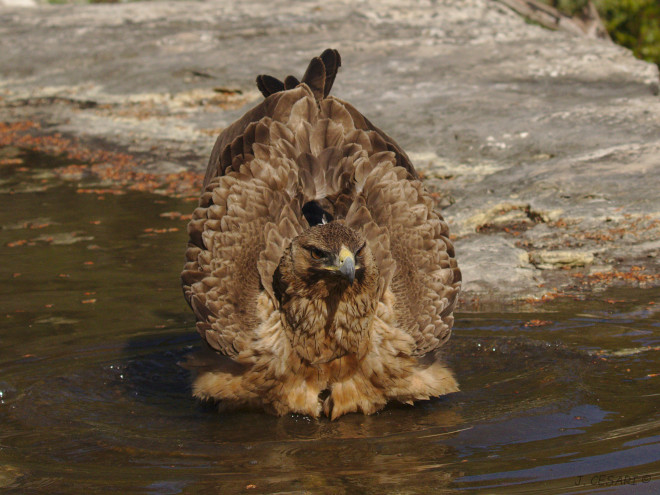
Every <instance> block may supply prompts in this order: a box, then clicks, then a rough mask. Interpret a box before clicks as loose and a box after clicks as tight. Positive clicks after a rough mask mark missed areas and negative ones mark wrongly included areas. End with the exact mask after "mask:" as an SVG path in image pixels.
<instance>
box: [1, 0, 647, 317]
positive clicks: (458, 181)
mask: <svg viewBox="0 0 660 495" xmlns="http://www.w3.org/2000/svg"><path fill="white" fill-rule="evenodd" d="M0 5H1V4H0ZM328 46H331V47H334V48H337V49H339V50H340V52H341V53H342V57H343V67H342V70H341V71H340V73H339V76H338V78H337V81H336V83H335V88H334V90H333V92H334V94H336V95H338V96H340V97H341V98H343V99H346V100H348V101H350V102H351V103H353V104H354V105H355V106H356V107H357V108H359V109H360V110H361V111H362V112H363V113H365V114H366V115H367V116H368V117H369V118H370V119H371V120H372V121H373V122H375V123H376V124H377V125H378V126H379V127H381V128H382V129H384V130H385V131H386V132H387V133H388V134H390V135H391V136H392V137H394V138H395V139H396V140H397V141H398V142H399V144H400V145H401V146H402V147H403V148H404V149H405V150H406V151H407V152H408V153H409V155H410V157H411V159H412V161H413V163H414V164H415V166H416V167H417V168H418V170H419V171H420V172H421V173H422V174H423V176H424V178H425V180H426V183H427V185H428V187H429V188H430V189H431V190H432V191H434V194H435V196H436V197H437V200H438V204H439V205H440V206H441V207H442V209H443V214H444V216H445V217H446V218H447V220H448V222H449V224H450V228H451V231H452V233H453V235H454V237H455V243H456V250H457V254H458V257H459V264H460V266H461V268H462V272H463V276H464V280H465V285H464V294H463V304H464V306H463V307H464V309H469V308H475V307H483V305H488V304H490V303H495V304H498V303H501V302H509V301H514V300H515V301H524V302H528V303H533V302H535V301H543V300H549V299H553V298H556V297H561V296H562V295H580V294H585V293H590V292H591V291H593V290H594V289H597V288H601V287H605V286H610V285H613V284H614V285H616V284H623V285H632V286H641V287H648V286H658V285H660V275H659V273H660V270H659V268H660V263H659V261H658V259H659V255H660V194H658V192H659V189H660V187H659V186H660V98H659V97H658V84H659V79H658V69H657V67H656V66H653V65H651V64H647V63H644V62H641V61H639V60H636V59H635V58H634V57H633V56H632V54H631V53H630V52H628V51H627V50H625V49H623V48H621V47H617V46H615V45H613V44H612V43H610V42H607V41H604V40H594V39H588V38H581V37H578V36H573V35H570V34H567V33H560V32H552V31H548V30H546V29H543V28H541V27H538V26H535V25H531V24H527V23H525V22H524V21H523V20H522V19H520V18H519V17H518V16H517V15H516V14H515V13H513V12H512V11H510V10H508V9H507V8H505V7H503V6H502V5H500V4H498V3H496V2H493V1H489V0H464V1H459V0H444V1H438V2H426V3H424V2H413V1H412V0H411V1H409V2H403V3H401V2H377V1H376V0H366V1H364V2H361V3H359V4H354V3H352V2H348V1H333V2H320V1H318V0H311V1H309V2H302V3H300V2H295V3H290V2H283V1H276V2H269V3H264V2H258V1H248V2H241V3H240V4H238V5H229V4H227V3H226V2H204V3H192V2H149V3H130V4H112V5H68V6H37V7H34V8H20V7H11V6H4V7H2V6H0V67H1V69H0V122H3V123H4V124H3V125H2V126H1V127H0V144H2V145H4V146H8V145H13V146H23V147H27V148H33V149H41V150H42V151H47V152H52V153H64V154H69V155H71V158H72V159H87V160H88V161H89V162H90V163H91V165H90V167H89V172H90V173H93V174H95V175H96V176H98V177H100V179H102V180H103V181H105V182H107V183H108V184H113V183H114V184H120V185H121V186H123V187H129V188H133V189H143V190H151V191H156V192H161V193H164V194H175V195H182V196H190V195H195V194H196V188H197V187H199V181H200V180H201V176H202V174H203V171H204V169H205V166H206V161H207V159H208V155H209V154H210V150H211V148H212V145H213V142H214V140H215V137H216V136H217V134H218V133H219V132H220V131H221V130H222V128H224V127H225V126H226V125H228V124H230V123H231V122H232V121H233V120H234V119H236V118H237V117H238V116H240V115H241V114H242V113H244V112H245V110H246V109H247V108H249V107H250V106H251V105H253V104H254V103H255V102H257V101H258V100H259V99H260V95H259V93H258V91H257V89H256V86H255V84H254V77H255V75H256V74H257V73H272V74H273V75H276V76H283V75H285V74H287V73H289V72H294V73H297V72H299V71H301V70H303V68H304V67H305V65H306V63H307V61H308V60H309V58H311V57H312V56H313V55H315V54H317V53H320V51H321V50H322V49H324V48H326V47H328ZM76 177H77V176H76V175H75V174H73V175H72V176H71V179H72V180H75V178H76Z"/></svg>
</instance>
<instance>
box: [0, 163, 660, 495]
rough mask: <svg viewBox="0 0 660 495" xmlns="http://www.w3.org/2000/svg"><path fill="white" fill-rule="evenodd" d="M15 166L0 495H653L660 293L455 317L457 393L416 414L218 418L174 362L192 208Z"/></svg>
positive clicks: (6, 199) (8, 239) (44, 166)
mask: <svg viewBox="0 0 660 495" xmlns="http://www.w3.org/2000/svg"><path fill="white" fill-rule="evenodd" d="M1 156H2V153H0V157H1ZM13 156H14V157H15V158H14V159H13V162H12V163H15V164H14V165H10V166H4V167H2V168H0V226H1V228H2V234H3V241H2V245H0V254H1V255H2V258H3V259H4V260H11V263H5V264H3V265H2V266H0V277H1V279H2V280H3V281H4V283H3V284H2V285H1V286H0V318H1V320H0V321H1V322H2V328H1V331H0V489H2V492H3V493H28V492H48V493H97V492H99V491H103V490H115V491H118V492H120V493H150V494H170V493H171V494H175V493H243V492H248V493H332V494H335V493H337V494H341V493H346V494H361V493H365V494H372V493H373V494H380V493H392V492H396V493H445V492H446V493H448V492H453V491H459V490H460V491H467V492H468V493H469V492H475V493H476V492H482V491H483V490H487V492H488V493H548V494H550V493H577V492H590V491H593V490H599V489H600V490H603V491H607V490H614V491H616V490H621V489H625V488H631V489H634V490H635V493H653V492H655V491H659V490H660V486H659V484H658V483H659V481H658V480H660V474H659V469H660V465H659V463H658V451H659V448H660V445H659V443H660V442H659V440H660V413H659V408H658V406H659V405H660V401H659V400H658V399H659V397H660V385H659V380H660V376H658V368H659V366H660V359H659V358H658V349H660V337H659V335H658V329H659V327H660V315H659V310H658V306H657V305H656V304H655V302H656V301H657V300H658V296H660V291H658V290H655V289H653V290H647V291H633V290H622V291H618V292H617V291H614V292H611V293H609V294H608V295H607V296H606V297H605V296H603V297H594V298H593V300H589V301H567V302H556V303H553V304H552V305H545V306H543V307H542V308H541V310H543V311H544V313H542V314H533V313H521V314H515V313H505V314H503V313H492V314H489V313H473V314H462V315H461V314H459V315H457V319H456V320H457V324H456V328H455V333H454V337H452V340H451V341H450V344H449V345H448V347H447V349H446V352H445V354H446V357H447V360H448V362H449V363H450V365H451V367H452V368H453V369H454V371H455V373H456V375H457V376H458V377H459V381H460V383H461V388H462V391H461V392H459V393H457V394H453V395H450V396H448V397H445V398H441V399H436V400H432V401H427V402H422V403H419V404H417V405H416V406H415V407H410V406H404V405H398V406H397V405H392V406H390V407H388V408H386V409H385V410H384V411H382V412H380V413H378V414H376V415H373V416H363V415H358V414H351V415H347V416H345V417H342V418H341V419H340V420H338V421H334V422H331V421H328V420H327V419H322V420H318V421H317V420H311V419H309V418H307V417H302V416H297V415H288V416H285V417H281V418H276V417H272V416H268V415H264V414H261V413H257V412H234V413H226V414H218V413H217V412H216V411H215V410H214V409H213V408H212V407H205V406H203V405H200V404H198V403H197V402H196V401H194V400H193V399H192V397H191V395H190V383H189V376H188V372H187V371H186V370H184V369H182V368H180V367H179V366H177V364H176V363H177V362H179V361H180V360H181V359H182V358H183V356H184V355H185V354H186V353H187V352H189V350H190V349H191V348H193V347H194V346H196V345H198V342H199V340H198V336H197V334H196V332H195V331H194V319H193V317H192V314H191V312H190V311H189V308H188V307H187V305H186V304H185V302H184V301H183V297H182V296H181V292H180V287H179V284H178V277H179V270H180V267H181V264H182V260H183V250H184V246H185V242H186V238H185V237H186V235H185V221H183V220H181V219H179V218H178V216H177V215H171V214H169V213H170V212H179V213H184V214H185V213H189V211H190V210H191V209H192V203H190V202H186V201H183V200H180V199H173V198H164V197H160V196H154V195H148V194H138V193H123V192H119V193H118V194H113V193H109V192H107V191H108V190H107V187H106V186H103V185H94V184H91V183H89V182H86V183H85V186H84V190H94V189H95V188H97V189H98V191H105V192H98V193H89V192H76V191H77V190H80V189H79V188H77V187H75V185H74V184H71V183H65V182H63V181H61V180H60V179H58V176H57V174H54V173H53V168H54V167H57V166H60V165H62V164H63V163H62V162H60V161H58V160H57V159H52V158H48V159H44V158H43V157H40V156H36V155H30V154H21V153H14V155H13ZM607 300H610V302H607ZM612 301H614V302H612ZM635 476H637V478H634V477H635ZM624 477H627V478H625V479H624ZM631 480H633V481H631ZM633 482H634V483H635V485H634V486H632V484H631V483H633ZM608 483H609V485H608Z"/></svg>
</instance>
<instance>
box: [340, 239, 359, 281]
mask: <svg viewBox="0 0 660 495" xmlns="http://www.w3.org/2000/svg"><path fill="white" fill-rule="evenodd" d="M339 273H341V274H342V275H343V276H344V277H346V278H347V279H348V281H349V282H350V283H351V284H352V283H353V280H355V257H354V256H353V253H351V251H350V250H348V249H347V248H345V247H342V248H341V250H340V251H339Z"/></svg>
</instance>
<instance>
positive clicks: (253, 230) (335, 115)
mask: <svg viewBox="0 0 660 495" xmlns="http://www.w3.org/2000/svg"><path fill="white" fill-rule="evenodd" d="M340 65H341V60H340V58H339V54H338V53H337V52H336V51H335V50H326V51H325V52H323V54H322V55H321V56H320V57H316V58H314V59H312V61H311V63H310V65H309V67H308V69H307V71H306V72H305V75H304V76H303V78H302V82H299V81H298V80H297V79H296V78H294V77H292V76H289V77H287V78H286V79H285V81H284V82H281V81H279V80H277V79H275V78H273V77H270V76H259V78H257V84H258V87H259V89H260V90H261V91H262V93H263V94H264V96H265V97H266V98H265V100H264V101H263V102H262V103H261V104H260V105H258V106H257V107H255V108H254V109H252V110H250V111H249V112H248V113H246V114H245V116H244V117H243V118H242V119H240V120H239V121H237V122H235V123H234V124H232V125H231V126H229V127H228V128H227V129H225V130H224V131H223V132H222V134H221V135H220V136H219V137H218V140H217V141H216V144H215V147H214V149H213V152H212V154H211V158H210V161H209V165H208V168H207V172H206V177H205V179H204V190H203V193H202V196H201V198H200V201H199V205H198V207H197V208H196V209H195V211H194V213H193V218H192V220H191V222H190V224H189V226H188V232H189V235H190V240H189V244H188V249H187V251H186V264H185V267H184V270H183V272H182V282H183V290H184V294H185V297H186V300H187V301H188V303H189V304H190V306H191V307H192V308H193V311H194V312H195V315H196V317H197V320H198V323H197V328H198V331H199V332H200V334H201V335H202V337H203V338H204V339H205V340H206V342H208V344H209V345H210V346H211V347H213V348H214V349H216V350H217V351H219V352H221V353H223V354H226V355H229V356H236V355H238V354H239V353H240V352H241V351H242V350H244V349H246V348H247V346H248V345H249V340H250V336H251V335H252V332H253V331H254V329H255V328H256V327H257V326H258V325H259V324H260V322H262V321H263V320H265V319H267V317H268V315H264V314H263V312H264V311H265V310H266V309H264V308H263V307H261V308H260V307H259V305H258V301H259V298H260V296H262V295H264V294H265V295H267V296H268V298H269V299H270V301H271V302H272V306H271V308H273V307H277V302H276V299H275V297H274V295H273V287H272V284H273V274H274V272H275V270H276V268H277V266H278V264H279V261H280V258H281V257H282V254H283V253H284V250H285V249H286V248H287V247H288V245H289V244H290V242H291V240H292V239H293V238H294V237H296V236H297V235H298V234H300V233H301V232H302V231H303V230H305V229H307V228H308V227H309V226H310V224H313V223H314V221H315V220H313V217H310V216H309V215H308V216H306V213H304V212H306V211H307V212H308V211H310V210H315V209H316V210H321V211H323V212H324V213H327V214H328V215H330V216H332V217H333V218H334V219H336V220H342V221H345V222H346V223H347V224H348V225H349V226H351V227H353V228H355V229H357V230H361V231H363V232H364V234H365V236H366V237H367V239H368V242H369V245H370V247H371V249H372V251H373V253H374V256H375V259H376V262H377V264H378V267H379V270H380V277H381V279H380V287H379V289H380V293H379V294H380V296H381V297H382V298H384V300H387V301H393V302H391V306H392V307H391V310H392V311H393V314H394V316H395V319H396V321H397V323H398V325H399V326H400V327H401V328H403V329H404V330H406V331H408V332H409V333H410V334H411V335H412V336H413V337H414V339H415V341H416V342H417V353H418V354H424V353H426V352H428V351H429V350H432V349H434V348H435V347H437V346H438V345H440V344H441V343H442V342H444V341H445V340H446V339H447V338H448V337H449V332H450V329H451V324H452V320H451V318H452V316H451V312H452V309H453V307H454V305H455V302H456V296H457V294H458V290H459V287H460V272H459V271H458V268H457V267H456V263H455V260H454V253H453V248H452V246H451V243H450V242H449V240H448V238H447V235H448V234H447V225H446V224H445V223H444V221H443V220H442V218H441V217H440V216H439V215H438V214H437V213H435V212H434V211H433V203H432V200H431V198H430V197H429V196H428V194H427V193H426V191H425V190H424V188H423V187H422V185H421V183H420V181H419V179H418V176H417V173H416V172H415V170H414V168H413V166H412V164H411V163H410V161H409V159H408V157H407V156H406V155H405V154H404V153H403V151H402V150H401V149H400V148H399V146H398V145H397V144H396V143H395V142H394V141H393V140H392V139H391V138H389V136H387V135H386V134H385V133H384V132H382V131H381V130H380V129H378V128H377V127H375V126H374V125H373V124H371V123H370V122H369V121H368V120H367V119H366V118H365V117H364V116H362V114H360V113H359V112H358V111H357V110H356V109H355V108H354V107H352V106H351V105H349V104H348V103H346V102H343V101H341V100H339V99H337V98H334V97H331V96H328V93H329V91H330V88H331V86H332V83H333V81H334V78H335V75H336V73H337V69H338V68H339V66H340ZM310 205H313V206H314V207H315V208H309V206H310ZM388 289H389V290H388ZM390 294H391V295H390ZM392 296H393V297H392ZM271 311H272V309H271Z"/></svg>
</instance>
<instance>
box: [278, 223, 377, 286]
mask: <svg viewBox="0 0 660 495" xmlns="http://www.w3.org/2000/svg"><path fill="white" fill-rule="evenodd" d="M290 256H291V268H292V271H293V274H294V275H296V276H297V277H299V278H300V279H301V280H304V281H306V282H307V283H308V285H315V284H317V283H319V282H320V283H322V285H324V286H326V287H328V289H345V288H347V287H348V286H352V285H353V284H354V283H355V284H357V285H362V284H364V283H365V277H366V276H367V275H369V274H370V273H371V272H373V270H374V268H375V267H374V266H373V265H374V261H373V256H372V254H371V251H370V250H369V246H368V245H367V242H366V239H365V238H364V236H363V235H362V234H361V233H359V232H357V231H355V230H353V229H351V228H349V227H347V226H345V225H343V224H342V223H340V222H330V223H326V224H319V225H315V226H313V227H311V228H309V229H307V230H306V231H305V232H303V233H302V234H301V235H299V236H298V237H296V238H295V239H294V240H293V241H292V243H291V254H290Z"/></svg>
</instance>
